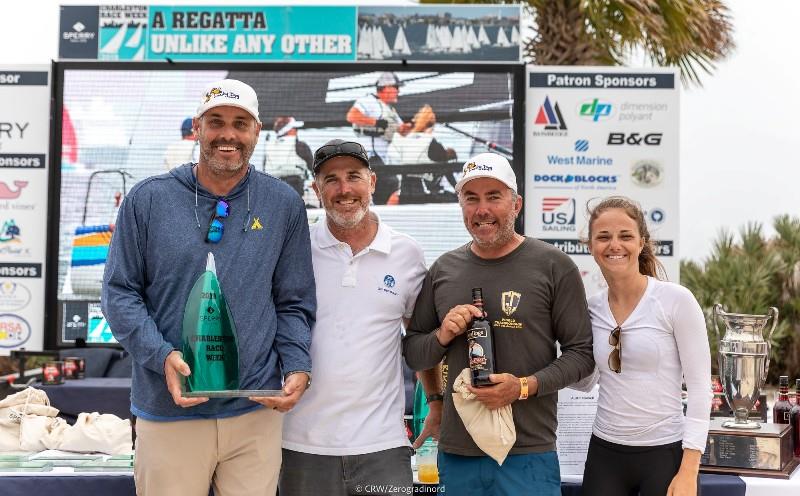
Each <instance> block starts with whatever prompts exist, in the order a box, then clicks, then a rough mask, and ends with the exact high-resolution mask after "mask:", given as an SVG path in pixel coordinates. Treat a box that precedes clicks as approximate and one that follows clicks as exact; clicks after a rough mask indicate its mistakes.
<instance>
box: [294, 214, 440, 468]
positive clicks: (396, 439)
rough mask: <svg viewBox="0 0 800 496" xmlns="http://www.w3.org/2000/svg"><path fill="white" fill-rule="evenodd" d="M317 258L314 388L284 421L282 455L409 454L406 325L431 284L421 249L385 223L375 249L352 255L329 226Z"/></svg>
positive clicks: (316, 235) (316, 246) (317, 242)
mask: <svg viewBox="0 0 800 496" xmlns="http://www.w3.org/2000/svg"><path fill="white" fill-rule="evenodd" d="M373 215H375V214H374V213H373ZM311 253H312V257H313V262H314V277H315V279H316V284H317V320H316V324H315V325H314V327H313V329H312V334H311V360H312V361H311V363H312V368H311V373H312V376H313V377H314V383H313V385H312V386H311V388H309V390H308V391H306V393H305V394H304V395H303V397H302V398H301V399H300V401H299V402H298V404H297V405H296V406H295V407H294V408H293V409H292V410H291V411H290V412H289V413H287V414H286V416H285V419H284V424H283V447H284V448H286V449H290V450H293V451H300V452H303V453H311V454H316V455H331V456H346V455H361V454H366V453H373V452H376V451H382V450H385V449H389V448H396V447H399V446H408V445H409V443H408V438H407V437H406V431H405V426H404V423H403V413H404V411H405V392H404V388H403V375H402V360H403V358H402V346H401V337H402V336H401V332H402V331H401V323H402V319H403V317H406V318H410V317H411V312H412V310H413V308H414V302H415V301H416V298H417V293H419V290H420V287H421V286H422V280H423V278H424V277H425V272H426V269H425V259H424V257H423V253H422V249H421V248H420V246H419V244H418V243H417V242H416V241H414V239H413V238H411V237H409V236H407V235H405V234H401V233H399V232H396V231H394V230H393V229H392V228H391V227H389V226H387V225H386V224H384V223H381V222H380V221H379V224H378V232H377V235H376V236H375V239H374V240H373V241H372V243H371V244H370V245H369V246H368V247H366V248H364V249H363V250H362V251H361V252H359V253H357V254H355V255H353V254H352V252H351V251H350V246H349V245H348V244H347V243H342V242H340V241H339V240H337V239H336V238H335V237H334V236H333V234H331V232H330V230H329V229H328V225H327V222H326V221H325V220H324V219H323V220H321V221H320V222H318V223H317V224H315V225H314V226H312V227H311Z"/></svg>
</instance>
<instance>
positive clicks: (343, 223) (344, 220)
mask: <svg viewBox="0 0 800 496" xmlns="http://www.w3.org/2000/svg"><path fill="white" fill-rule="evenodd" d="M342 198H343V197H337V198H334V199H333V200H331V201H330V202H328V201H325V200H323V201H322V206H323V207H324V208H325V214H326V215H327V216H328V219H330V221H331V222H333V224H334V225H335V226H336V227H338V228H340V229H352V228H354V227H356V226H357V225H359V224H360V223H361V221H362V220H364V216H365V215H367V212H368V211H369V204H370V202H371V200H372V195H369V196H368V197H367V199H366V200H360V199H357V198H356V199H355V200H356V205H357V206H358V208H357V209H356V210H355V211H350V212H341V211H339V210H337V209H336V202H337V201H338V200H341V199H342Z"/></svg>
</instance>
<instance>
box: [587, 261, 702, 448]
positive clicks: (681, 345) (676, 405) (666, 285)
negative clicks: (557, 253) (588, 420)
mask: <svg viewBox="0 0 800 496" xmlns="http://www.w3.org/2000/svg"><path fill="white" fill-rule="evenodd" d="M589 314H590V316H591V319H592V334H593V337H594V358H595V362H596V363H597V370H598V371H599V382H600V393H599V398H598V405H597V416H596V417H595V421H594V427H593V429H592V430H593V432H594V434H595V435H596V436H597V437H599V438H601V439H604V440H606V441H609V442H612V443H617V444H622V445H627V446H658V445H662V444H669V443H673V442H676V441H682V445H683V448H688V449H695V450H699V451H701V452H702V451H704V450H705V447H706V437H707V436H708V426H709V415H710V411H711V398H712V393H711V387H710V384H711V383H710V380H711V377H710V374H711V355H710V351H709V346H708V338H707V337H706V327H705V319H704V317H703V312H702V310H701V309H700V305H699V304H698V303H697V300H695V298H694V295H692V293H691V292H690V291H689V290H688V289H686V288H684V287H683V286H680V285H678V284H674V283H670V282H664V281H659V280H657V279H654V278H652V277H648V278H647V289H646V290H645V293H644V295H643V296H642V299H641V300H640V301H639V303H638V305H637V306H636V308H635V309H634V310H633V312H632V313H631V315H630V316H629V317H628V318H627V319H626V320H625V322H623V323H622V325H621V326H620V327H621V329H622V330H621V333H620V341H621V353H622V354H621V357H622V372H621V373H619V374H617V373H616V372H613V371H612V370H611V369H610V368H609V366H608V357H609V354H610V353H611V350H612V347H611V345H610V344H609V341H608V339H609V334H610V333H611V331H612V330H613V329H614V328H615V327H616V326H617V324H616V321H615V320H614V317H613V315H612V313H611V309H610V308H609V305H608V290H605V291H603V292H602V293H599V294H597V295H595V296H593V297H592V298H590V299H589ZM682 379H683V381H685V382H686V388H687V391H688V394H689V400H688V401H689V403H688V406H687V409H686V416H685V417H684V415H683V405H682V403H681V382H682Z"/></svg>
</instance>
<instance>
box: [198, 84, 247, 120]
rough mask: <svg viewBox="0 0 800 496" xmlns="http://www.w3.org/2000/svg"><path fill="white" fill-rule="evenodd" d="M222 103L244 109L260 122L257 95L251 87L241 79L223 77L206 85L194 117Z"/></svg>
mask: <svg viewBox="0 0 800 496" xmlns="http://www.w3.org/2000/svg"><path fill="white" fill-rule="evenodd" d="M222 105H229V106H231V107H239V108H240V109H242V110H246V111H247V112H248V113H249V114H250V115H252V116H253V117H254V118H255V120H256V122H258V123H261V121H260V120H259V118H258V96H257V95H256V92H255V90H254V89H253V88H251V87H250V86H249V85H247V84H245V83H243V82H241V81H237V80H236V79H223V80H222V81H217V82H215V83H211V84H209V85H208V86H206V89H205V90H203V96H202V97H201V99H200V105H199V106H198V107H197V114H196V115H195V117H200V116H201V115H203V114H205V113H206V112H207V111H208V110H210V109H212V108H214V107H220V106H222Z"/></svg>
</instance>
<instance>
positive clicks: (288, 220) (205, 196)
mask: <svg viewBox="0 0 800 496" xmlns="http://www.w3.org/2000/svg"><path fill="white" fill-rule="evenodd" d="M195 188H197V189H195ZM195 191H197V203H198V206H197V207H196V209H195ZM248 194H249V204H250V213H249V214H248V211H247V210H248ZM225 198H226V200H227V201H228V203H229V204H230V214H229V216H228V217H227V218H226V219H224V220H223V224H224V234H223V236H222V240H221V241H220V242H219V243H217V244H211V243H206V242H205V236H206V230H207V228H208V224H209V221H210V219H211V216H212V214H213V212H214V207H215V205H216V202H217V199H218V197H216V196H215V195H213V194H211V193H209V192H208V191H206V190H205V189H204V188H203V187H202V186H200V185H197V186H196V181H195V177H194V175H193V174H192V168H191V165H190V164H185V165H182V166H180V167H177V168H175V169H173V170H171V171H170V172H169V173H167V174H162V175H160V176H154V177H149V178H147V179H145V180H143V181H141V182H140V183H138V184H137V185H136V186H134V187H133V188H132V189H131V191H130V193H128V196H127V197H126V198H125V201H124V202H123V203H122V206H121V208H120V211H119V216H118V217H117V224H116V230H115V231H114V235H113V238H112V240H111V247H110V249H109V253H108V260H107V262H106V267H105V274H104V276H103V293H102V306H103V313H104V314H105V316H106V318H107V320H108V323H109V325H110V327H111V331H112V333H113V334H114V337H115V338H117V340H118V341H119V342H120V344H122V346H123V347H124V348H125V349H126V350H127V351H128V352H130V354H131V356H132V357H133V361H134V364H133V379H132V381H133V382H132V389H131V412H133V413H134V414H135V415H136V416H138V417H142V418H144V419H150V420H178V419H186V418H221V417H230V416H234V415H239V414H242V413H246V412H249V411H251V410H254V409H256V408H259V406H260V405H258V404H257V403H254V402H252V401H249V400H248V399H246V398H237V399H211V400H209V401H208V402H206V403H203V404H201V405H198V406H195V407H191V408H182V407H179V406H177V405H175V403H174V402H173V401H172V396H171V395H170V394H169V392H168V391H167V387H166V382H165V379H164V361H165V360H166V357H167V355H168V354H169V353H170V352H171V351H173V350H175V349H180V347H181V333H182V322H183V312H184V306H185V304H186V299H187V297H188V295H189V292H190V291H191V288H192V285H193V284H194V282H195V281H196V280H197V278H198V277H199V276H200V274H202V273H203V272H204V271H205V267H206V257H207V255H208V252H209V251H210V252H212V253H214V258H215V261H216V267H217V276H218V278H219V281H220V286H221V288H222V292H223V294H224V295H225V299H226V301H227V302H228V305H229V308H230V310H231V314H232V316H233V320H234V323H235V325H236V330H237V333H238V344H239V364H240V365H239V380H240V387H241V389H280V388H281V378H282V376H283V374H285V373H287V372H291V371H297V370H302V371H310V370H311V357H310V354H309V349H310V346H311V327H312V326H313V325H314V316H315V312H316V296H315V286H314V270H313V267H312V264H311V246H310V241H309V235H308V220H307V217H306V211H305V207H304V205H303V201H302V199H301V198H300V197H299V196H298V195H297V193H296V192H295V191H294V190H292V188H291V187H289V186H288V185H286V184H285V183H283V182H282V181H280V180H278V179H276V178H274V177H272V176H269V175H267V174H263V173H261V172H257V171H255V169H254V168H253V166H252V165H251V166H250V167H249V171H248V173H247V175H246V176H245V177H244V179H242V181H240V182H239V184H237V185H236V186H235V187H234V189H233V190H232V191H231V192H230V194H228V195H226V196H225ZM195 210H196V213H197V218H198V219H199V222H200V227H199V228H198V227H197V222H198V221H197V220H196V217H195ZM248 219H249V220H248ZM245 225H246V226H247V231H246V232H245V231H243V227H244V226H245Z"/></svg>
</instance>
